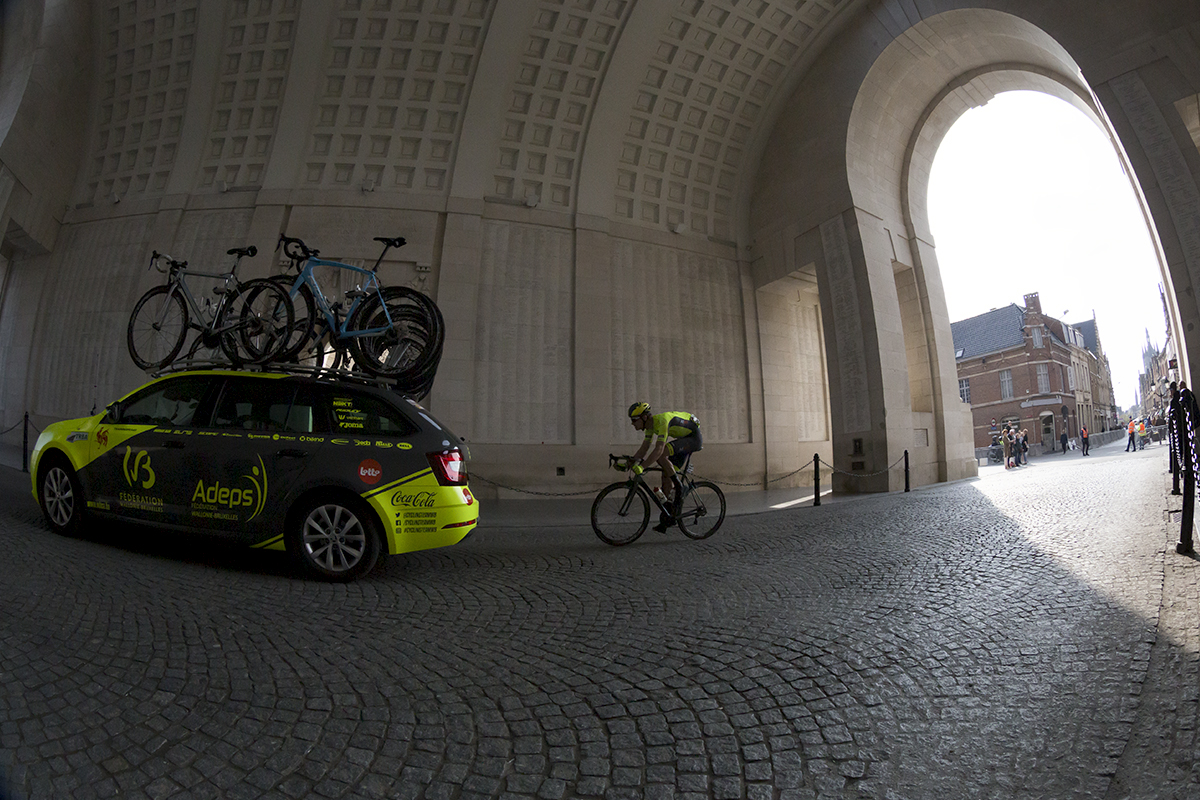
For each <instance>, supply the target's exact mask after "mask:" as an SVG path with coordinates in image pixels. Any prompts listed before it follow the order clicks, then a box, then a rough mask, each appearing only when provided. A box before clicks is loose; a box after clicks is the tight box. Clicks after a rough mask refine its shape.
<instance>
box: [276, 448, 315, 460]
mask: <svg viewBox="0 0 1200 800" xmlns="http://www.w3.org/2000/svg"><path fill="white" fill-rule="evenodd" d="M275 455H277V456H279V457H280V458H307V457H308V453H307V452H306V451H304V450H288V449H284V450H280V451H279V452H278V453H276V454H275Z"/></svg>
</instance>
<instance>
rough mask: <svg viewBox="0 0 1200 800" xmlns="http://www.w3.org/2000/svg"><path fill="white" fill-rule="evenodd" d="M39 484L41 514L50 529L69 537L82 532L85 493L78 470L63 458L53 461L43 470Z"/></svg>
mask: <svg viewBox="0 0 1200 800" xmlns="http://www.w3.org/2000/svg"><path fill="white" fill-rule="evenodd" d="M41 474H42V477H41V480H40V481H39V482H38V486H39V488H40V491H39V492H38V499H39V500H40V502H41V506H42V514H43V515H45V517H46V523H47V524H48V525H49V526H50V530H52V531H54V532H55V533H61V534H64V535H67V536H74V535H75V534H77V533H78V532H79V527H80V525H81V524H82V522H83V515H84V500H83V490H82V488H81V487H80V485H79V478H77V477H76V476H75V470H73V469H71V467H70V466H69V465H67V464H65V463H64V462H63V461H62V460H61V459H54V460H53V461H51V462H50V463H49V464H47V465H46V466H45V467H43V468H42V470H41Z"/></svg>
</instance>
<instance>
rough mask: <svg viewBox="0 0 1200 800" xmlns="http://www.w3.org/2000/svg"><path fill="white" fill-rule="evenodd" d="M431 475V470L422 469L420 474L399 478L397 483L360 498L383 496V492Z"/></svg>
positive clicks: (389, 484)
mask: <svg viewBox="0 0 1200 800" xmlns="http://www.w3.org/2000/svg"><path fill="white" fill-rule="evenodd" d="M432 474H433V470H431V469H423V470H421V471H420V472H414V473H413V474H412V475H409V476H408V477H407V478H401V479H400V480H398V481H392V482H391V483H388V484H385V485H383V486H380V487H379V488H378V489H372V490H371V491H369V492H363V494H362V496H363V497H374V496H375V495H377V494H383V493H384V492H390V491H392V490H393V489H395V488H396V487H398V486H403V485H404V484H406V483H409V482H411V481H415V480H418V479H420V478H425V477H428V476H430V475H432Z"/></svg>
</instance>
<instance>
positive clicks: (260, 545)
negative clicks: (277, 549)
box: [251, 533, 283, 550]
mask: <svg viewBox="0 0 1200 800" xmlns="http://www.w3.org/2000/svg"><path fill="white" fill-rule="evenodd" d="M281 541H283V534H282V533H281V534H279V535H278V536H272V537H271V538H270V539H267V540H266V541H265V542H259V543H258V544H255V545H251V549H254V550H257V549H261V548H263V547H270V546H271V545H273V544H278V543H279V542H281Z"/></svg>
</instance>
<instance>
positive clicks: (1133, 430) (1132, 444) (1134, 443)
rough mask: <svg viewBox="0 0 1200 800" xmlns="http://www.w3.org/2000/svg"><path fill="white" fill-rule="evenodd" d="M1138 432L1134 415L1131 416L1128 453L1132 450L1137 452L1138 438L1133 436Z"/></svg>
mask: <svg viewBox="0 0 1200 800" xmlns="http://www.w3.org/2000/svg"><path fill="white" fill-rule="evenodd" d="M1136 432H1137V427H1136V426H1135V425H1134V422H1133V417H1130V418H1129V444H1127V445H1125V452H1126V453H1128V452H1129V451H1130V450H1132V451H1134V452H1135V453H1136V452H1137V440H1136V439H1134V438H1133V437H1134V435H1135V433H1136Z"/></svg>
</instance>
